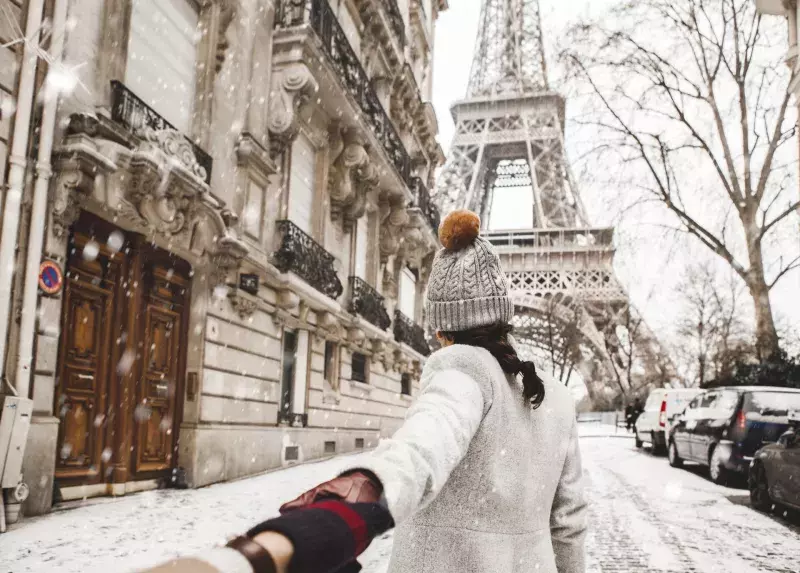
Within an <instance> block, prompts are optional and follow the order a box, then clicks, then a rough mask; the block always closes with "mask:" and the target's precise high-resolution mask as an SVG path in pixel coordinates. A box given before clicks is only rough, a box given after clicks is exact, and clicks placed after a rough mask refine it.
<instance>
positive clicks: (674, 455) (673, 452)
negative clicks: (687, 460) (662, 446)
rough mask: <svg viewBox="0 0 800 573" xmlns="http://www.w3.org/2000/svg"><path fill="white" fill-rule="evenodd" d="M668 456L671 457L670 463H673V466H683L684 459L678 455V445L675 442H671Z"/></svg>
mask: <svg viewBox="0 0 800 573" xmlns="http://www.w3.org/2000/svg"><path fill="white" fill-rule="evenodd" d="M667 457H668V458H669V465H671V466H672V467H673V468H682V467H683V460H682V459H681V457H680V456H679V455H678V447H677V446H676V445H675V442H670V443H669V450H668V451H667Z"/></svg>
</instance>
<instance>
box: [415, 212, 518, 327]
mask: <svg viewBox="0 0 800 573" xmlns="http://www.w3.org/2000/svg"><path fill="white" fill-rule="evenodd" d="M480 228H481V220H480V217H478V215H476V214H475V213H473V212H472V211H463V210H460V211H453V212H452V213H450V214H449V215H448V216H447V217H446V218H445V220H444V221H443V222H442V224H441V226H440V227H439V240H440V241H441V243H442V246H443V247H444V248H443V249H441V250H440V251H439V252H438V253H436V257H435V258H434V259H433V267H432V269H431V276H430V280H429V283H428V292H427V296H426V301H425V302H426V306H427V315H428V321H429V322H430V325H431V327H432V328H433V329H434V330H437V331H445V332H454V331H459V330H470V329H473V328H478V327H481V326H488V325H491V324H508V323H510V322H511V318H512V317H513V316H514V304H513V303H512V302H511V298H510V297H509V295H508V291H509V286H508V279H507V278H506V275H505V273H503V271H502V270H501V269H500V258H499V257H498V256H497V253H496V252H495V250H494V247H492V245H491V243H489V241H487V240H486V239H484V238H482V237H480V236H479V233H480Z"/></svg>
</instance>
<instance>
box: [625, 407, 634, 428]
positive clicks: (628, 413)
mask: <svg viewBox="0 0 800 573" xmlns="http://www.w3.org/2000/svg"><path fill="white" fill-rule="evenodd" d="M633 411H634V410H633V404H631V403H630V402H628V404H627V405H626V406H625V429H626V430H627V431H629V432H630V431H631V429H632V428H633Z"/></svg>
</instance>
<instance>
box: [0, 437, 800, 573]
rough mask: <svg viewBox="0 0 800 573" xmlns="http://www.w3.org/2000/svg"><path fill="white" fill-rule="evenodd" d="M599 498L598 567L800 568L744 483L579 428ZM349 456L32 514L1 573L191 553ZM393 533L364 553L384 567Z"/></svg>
mask: <svg viewBox="0 0 800 573" xmlns="http://www.w3.org/2000/svg"><path fill="white" fill-rule="evenodd" d="M581 434H582V438H581V448H582V452H583V457H584V465H585V470H586V473H587V478H588V479H587V493H588V496H589V499H590V502H591V505H590V519H591V529H590V533H589V537H588V540H587V557H588V559H587V561H588V562H587V567H588V572H589V573H611V572H614V573H627V572H630V573H633V572H636V573H641V572H646V571H654V572H675V573H677V572H680V573H686V572H703V573H730V572H736V573H749V572H756V571H758V572H776V573H777V572H782V573H796V572H797V571H798V569H800V567H798V565H797V563H798V561H797V555H800V527H797V526H795V525H792V524H790V523H788V522H786V521H784V520H783V519H782V518H780V517H772V516H767V515H763V514H760V513H758V512H755V511H753V510H752V509H750V507H749V506H748V505H747V492H746V491H745V490H743V489H730V488H724V487H720V486H716V485H714V484H713V483H711V482H709V481H708V480H707V479H706V478H705V474H704V473H703V472H701V471H699V470H692V469H688V470H676V469H673V468H670V467H669V465H668V464H667V462H666V460H665V459H664V458H656V457H653V456H651V455H650V454H649V453H647V452H645V451H637V450H636V449H635V448H634V447H633V438H632V437H630V436H625V435H624V432H623V431H619V430H616V429H615V428H614V427H613V426H609V427H599V426H595V425H589V424H582V425H581ZM351 463H352V459H348V458H338V459H335V460H329V461H326V462H320V463H315V464H306V465H304V466H298V467H294V468H290V469H287V470H283V471H277V472H273V473H269V474H264V475H261V476H257V477H254V478H249V479H245V480H240V481H236V482H229V483H225V484H218V485H214V486H210V487H207V488H203V489H199V490H185V491H176V490H164V491H154V492H148V493H142V494H137V495H131V496H127V497H122V498H117V499H102V500H90V502H87V503H86V504H85V505H83V506H82V507H78V508H76V509H69V510H61V511H57V512H55V513H53V514H50V515H47V516H43V517H39V518H33V519H27V520H25V521H23V522H22V523H20V524H17V525H15V526H14V527H13V528H12V529H11V530H10V531H9V532H8V533H6V534H4V535H0V573H5V572H14V573H23V572H29V571H37V572H38V571H42V572H44V571H46V572H48V573H51V572H52V573H66V572H73V571H74V572H78V571H80V572H87V573H91V572H100V571H104V572H105V571H115V572H116V571H120V572H125V571H135V570H137V569H140V568H142V567H145V566H148V565H152V564H155V563H158V562H160V561H164V560H165V559H168V558H170V557H173V556H175V555H177V554H179V553H180V554H186V553H192V552H194V551H197V550H199V549H202V548H204V547H207V546H209V545H212V544H216V543H221V542H223V541H224V540H225V539H227V538H228V537H230V536H232V535H234V534H236V533H241V532H243V531H245V530H246V529H248V527H249V526H251V525H253V524H255V523H257V522H258V521H261V520H263V519H265V518H268V517H269V516H271V515H274V514H276V512H277V509H278V506H279V505H280V504H281V503H282V502H283V501H285V500H287V499H290V498H292V497H294V496H295V495H297V494H298V493H300V492H302V491H304V490H305V489H307V488H308V487H310V486H312V485H314V484H316V483H318V482H319V481H321V480H324V479H327V478H329V477H331V476H333V475H335V474H336V473H337V472H338V471H339V470H341V469H343V468H344V467H346V466H348V465H349V464H351ZM390 552H391V535H390V534H387V535H386V536H384V538H382V539H380V540H376V541H375V542H374V543H373V544H372V546H371V547H370V548H369V550H368V551H367V553H365V554H364V555H363V556H362V558H361V563H362V564H363V565H364V573H385V572H386V567H387V564H388V557H389V554H390Z"/></svg>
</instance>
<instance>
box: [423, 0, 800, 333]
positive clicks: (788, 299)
mask: <svg viewBox="0 0 800 573" xmlns="http://www.w3.org/2000/svg"><path fill="white" fill-rule="evenodd" d="M616 1H618V0H568V1H564V0H541V3H540V5H541V14H542V25H543V28H544V41H545V50H546V52H547V53H546V56H547V60H548V70H549V75H550V78H549V79H550V83H551V86H553V87H554V88H555V89H556V90H559V89H560V86H559V78H560V70H559V66H558V64H557V61H556V58H555V57H554V55H555V54H557V53H558V46H559V41H560V40H561V39H563V37H564V34H565V32H566V30H567V28H568V27H569V26H570V25H571V24H572V23H574V22H575V21H576V20H578V19H580V18H581V17H585V16H592V15H596V14H599V13H601V12H603V11H605V10H607V9H608V7H609V6H611V5H613V4H615V3H616ZM480 4H481V1H480V0H451V2H450V8H449V9H448V10H447V11H445V12H443V13H441V14H440V16H439V21H438V23H437V28H436V38H435V47H434V76H433V79H434V83H433V104H434V107H435V108H436V111H437V116H438V118H439V130H440V136H439V141H440V142H441V144H442V147H443V148H444V150H445V152H447V150H448V148H449V145H450V140H451V138H452V135H453V129H454V126H453V120H452V117H451V115H450V105H451V104H452V103H453V102H454V101H456V100H459V99H463V98H464V96H465V94H466V88H467V82H468V78H469V71H470V66H471V63H472V52H473V46H474V43H475V38H476V34H477V28H478V20H479V17H480ZM560 91H562V92H563V90H560ZM575 107H576V106H575V105H574V102H573V105H570V102H569V101H568V103H567V122H568V125H567V140H566V143H567V154H568V156H570V157H572V158H574V157H576V156H577V155H578V152H577V149H576V146H575V145H574V142H573V144H571V143H570V132H571V127H570V123H569V121H570V117H571V115H572V113H573V112H574V111H576V110H575ZM572 166H573V171H574V172H575V174H576V178H577V180H578V188H579V190H580V191H581V195H582V198H583V201H584V203H585V204H586V206H587V210H588V211H589V217H590V219H591V222H592V224H593V226H602V225H614V224H615V225H616V226H617V232H616V244H617V256H616V261H615V270H616V273H617V276H618V277H619V279H620V281H621V282H622V284H623V286H624V287H625V288H626V290H627V291H628V293H629V295H630V297H631V299H632V301H633V303H634V305H635V306H636V307H637V308H638V309H639V310H640V311H641V312H642V314H643V315H644V317H645V319H646V321H647V323H648V325H649V326H650V328H651V329H652V330H653V331H654V332H656V334H657V336H662V337H664V338H670V339H671V338H672V337H674V329H675V322H676V321H675V316H676V304H677V303H676V297H678V296H679V293H677V292H676V291H677V288H678V282H679V279H680V277H681V274H682V272H683V270H684V269H685V268H686V266H687V264H688V263H689V262H691V261H695V260H700V259H702V258H703V257H706V256H707V253H706V252H705V251H704V250H703V249H704V248H701V247H698V246H697V245H690V246H689V248H684V249H682V250H681V252H679V253H678V254H677V255H676V253H675V252H674V251H675V249H674V243H672V242H669V241H668V240H667V239H665V238H663V236H662V235H661V234H660V233H657V232H654V231H651V230H649V229H647V228H645V224H644V223H642V222H641V221H631V220H625V219H624V218H623V219H620V213H619V209H618V208H616V209H615V205H613V203H612V202H610V201H609V200H608V193H607V192H605V191H606V190H604V189H598V188H597V185H593V184H592V182H591V181H590V177H588V176H587V174H586V173H584V172H582V170H581V168H580V166H579V165H576V162H574V161H573V164H572ZM495 209H497V207H495ZM502 213H503V215H502V216H499V217H498V219H502V218H503V217H506V218H507V219H506V221H505V223H507V224H506V225H503V224H502V222H503V221H498V220H497V219H495V214H493V215H492V217H493V221H492V222H493V223H495V222H497V223H500V224H498V226H505V227H506V228H508V227H513V226H517V225H515V223H516V222H517V221H519V220H520V219H519V215H517V217H518V218H514V213H515V210H514V209H513V208H510V207H509V206H506V208H504V209H502ZM523 219H524V218H523ZM798 240H800V232H799V233H798ZM710 264H714V261H713V260H712V261H711V262H710ZM797 293H800V272H794V273H793V274H792V275H789V276H787V277H786V278H785V279H784V280H783V281H782V283H781V284H779V286H778V287H776V292H774V293H773V305H774V307H775V311H776V312H775V314H776V315H777V316H778V317H779V319H780V320H781V321H782V322H784V323H786V324H800V304H798V302H797V301H798V295H797ZM743 304H744V305H747V306H746V307H743V308H742V312H743V313H745V314H750V313H751V312H752V310H751V306H750V305H751V303H750V299H749V297H747V296H745V297H743Z"/></svg>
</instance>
